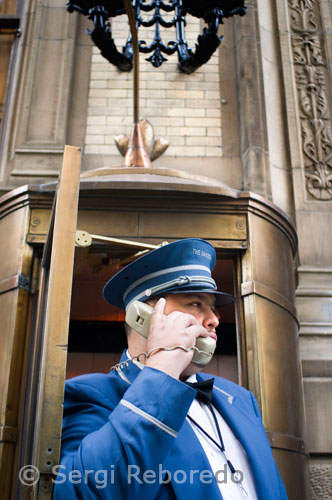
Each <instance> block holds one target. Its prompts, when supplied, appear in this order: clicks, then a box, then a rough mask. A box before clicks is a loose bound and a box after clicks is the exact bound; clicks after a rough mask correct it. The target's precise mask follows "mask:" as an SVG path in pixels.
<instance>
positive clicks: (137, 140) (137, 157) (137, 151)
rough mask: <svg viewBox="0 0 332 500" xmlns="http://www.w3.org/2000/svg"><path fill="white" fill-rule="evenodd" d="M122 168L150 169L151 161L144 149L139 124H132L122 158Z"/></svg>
mask: <svg viewBox="0 0 332 500" xmlns="http://www.w3.org/2000/svg"><path fill="white" fill-rule="evenodd" d="M122 166H123V167H151V160H150V157H149V155H148V154H147V152H146V151H145V148H144V143H143V137H142V132H141V127H140V124H139V123H138V122H137V123H134V125H133V128H132V129H131V134H130V138H129V143H128V149H127V152H126V154H125V156H124V158H123V162H122Z"/></svg>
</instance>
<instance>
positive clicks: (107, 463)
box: [53, 367, 196, 500]
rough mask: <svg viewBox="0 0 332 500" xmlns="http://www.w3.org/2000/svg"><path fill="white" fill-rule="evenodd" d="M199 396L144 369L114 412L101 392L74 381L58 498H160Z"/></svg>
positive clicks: (69, 393)
mask: <svg viewBox="0 0 332 500" xmlns="http://www.w3.org/2000/svg"><path fill="white" fill-rule="evenodd" d="M170 394H171V395H172V397H171V398H170V397H169V395H170ZM195 394H196V391H195V390H194V389H192V388H190V387H188V386H186V385H185V384H183V383H182V382H180V381H178V380H176V379H174V378H172V377H170V376H168V375H166V374H165V373H163V372H161V371H159V370H155V369H153V368H149V367H145V368H144V369H143V370H142V371H141V373H140V374H139V375H138V376H137V377H136V379H135V381H134V382H133V383H132V385H130V386H129V388H128V389H127V391H126V392H125V393H124V395H123V396H122V399H120V401H119V402H118V404H116V406H114V408H113V410H112V408H111V406H112V405H111V403H110V400H109V399H108V397H107V396H105V394H104V393H103V392H102V391H100V390H99V388H97V387H94V386H91V385H88V384H87V383H84V381H81V382H76V383H75V382H74V383H72V384H70V383H69V384H68V388H67V391H66V399H65V411H64V425H63V436H62V459H61V464H60V465H59V466H57V468H56V470H55V471H54V472H56V473H57V476H56V479H55V488H54V497H53V498H54V500H60V499H61V500H76V499H84V500H86V499H89V498H91V499H107V500H111V499H118V498H146V499H147V500H152V499H153V498H155V497H156V495H157V492H158V490H159V488H160V485H161V484H162V481H163V474H162V464H163V462H164V460H165V458H166V457H167V455H168V454H169V451H170V449H171V447H172V445H173V443H174V440H175V439H176V437H177V434H178V432H179V430H180V428H181V426H182V424H183V422H184V420H185V418H186V415H187V412H188V409H189V407H190V405H191V403H192V401H193V399H194V397H195ZM118 399H119V398H117V401H118Z"/></svg>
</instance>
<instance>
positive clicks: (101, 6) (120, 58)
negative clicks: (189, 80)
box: [67, 0, 246, 74]
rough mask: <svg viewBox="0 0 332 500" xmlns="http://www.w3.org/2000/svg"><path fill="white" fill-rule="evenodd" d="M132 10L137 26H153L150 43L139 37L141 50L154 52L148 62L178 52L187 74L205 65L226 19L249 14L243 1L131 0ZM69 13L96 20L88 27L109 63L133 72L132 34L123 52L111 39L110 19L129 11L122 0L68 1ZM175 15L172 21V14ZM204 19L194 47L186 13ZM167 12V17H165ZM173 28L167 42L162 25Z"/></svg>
mask: <svg viewBox="0 0 332 500" xmlns="http://www.w3.org/2000/svg"><path fill="white" fill-rule="evenodd" d="M131 4H132V9H133V13H134V18H135V22H136V28H137V29H138V28H150V27H152V26H154V30H155V31H154V39H153V41H152V43H150V44H147V43H146V41H145V40H139V41H138V46H139V51H140V52H142V53H144V54H151V56H150V57H148V58H147V61H149V62H151V64H152V65H153V66H155V67H159V66H161V65H162V64H163V62H164V61H167V58H166V57H165V55H166V56H167V55H171V54H174V53H175V52H177V54H178V61H179V65H178V68H179V70H180V71H182V72H184V73H188V74H189V73H192V72H193V71H195V70H196V69H197V68H199V67H200V66H202V64H205V63H206V62H207V61H208V60H209V59H210V57H211V56H212V54H213V53H214V51H215V50H216V49H217V47H218V46H219V45H220V42H221V40H222V39H223V36H219V35H218V28H219V25H220V24H223V20H224V18H228V17H232V16H234V15H240V16H243V15H244V14H245V13H246V6H245V5H244V0H203V1H202V0H166V1H163V0H151V1H150V2H148V1H147V0H132V1H131ZM67 10H68V12H74V11H77V12H80V13H81V14H83V15H85V16H87V17H88V18H89V19H91V20H92V21H93V23H94V28H93V30H91V31H90V30H88V33H89V35H91V38H92V40H93V42H94V44H95V45H96V46H97V47H98V48H99V49H100V51H101V54H102V56H103V57H105V59H107V60H108V61H109V62H110V63H112V64H114V65H115V66H116V67H117V68H118V69H119V70H121V71H130V70H131V69H132V67H133V40H132V36H131V33H129V36H128V39H127V42H126V44H125V45H124V46H123V47H122V52H120V51H118V49H117V47H116V45H115V42H114V40H113V38H112V30H111V24H110V22H109V19H110V18H113V17H116V16H119V15H121V14H125V13H126V8H125V3H124V2H123V1H122V0H70V1H69V2H68V3H67ZM172 13H173V17H172V18H171V19H170V20H169V17H170V15H171V14H172ZM187 14H189V15H191V16H194V17H197V18H199V19H203V20H204V21H205V23H206V25H207V26H206V27H205V28H204V29H203V32H202V34H200V35H199V36H198V38H197V42H196V47H195V49H191V48H190V47H188V43H187V41H186V37H185V26H186V15H187ZM165 15H166V16H167V19H165ZM161 27H162V28H173V29H174V30H175V35H176V40H174V41H169V42H168V43H167V44H164V43H163V41H162V38H161V32H160V28H161Z"/></svg>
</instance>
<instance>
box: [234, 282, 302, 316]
mask: <svg viewBox="0 0 332 500" xmlns="http://www.w3.org/2000/svg"><path fill="white" fill-rule="evenodd" d="M252 294H256V295H259V296H260V297H263V298H264V299H267V300H270V301H271V302H273V303H275V304H277V305H278V306H280V307H282V308H283V309H286V311H288V312H289V314H291V315H292V316H293V317H294V319H295V320H296V322H297V324H298V325H299V321H298V319H297V315H296V308H295V306H294V304H293V303H292V302H291V301H290V300H288V299H287V298H286V297H285V296H284V295H282V294H281V293H279V292H276V291H275V290H273V289H272V288H270V287H269V286H266V285H263V283H260V282H259V281H255V280H253V281H246V282H245V283H241V296H242V297H246V296H247V295H252Z"/></svg>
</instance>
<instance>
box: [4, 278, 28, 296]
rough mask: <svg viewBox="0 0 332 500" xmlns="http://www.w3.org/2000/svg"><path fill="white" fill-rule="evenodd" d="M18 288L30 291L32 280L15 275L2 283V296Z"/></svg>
mask: <svg viewBox="0 0 332 500" xmlns="http://www.w3.org/2000/svg"><path fill="white" fill-rule="evenodd" d="M16 288H23V289H24V290H29V289H30V278H29V277H28V276H26V275H25V274H15V275H14V276H10V277H9V278H6V279H4V280H1V281H0V294H1V293H5V292H10V291H11V290H15V289H16Z"/></svg>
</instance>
